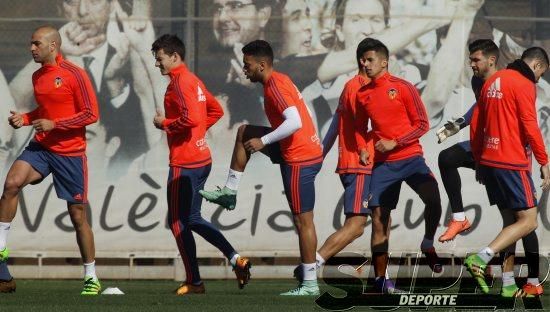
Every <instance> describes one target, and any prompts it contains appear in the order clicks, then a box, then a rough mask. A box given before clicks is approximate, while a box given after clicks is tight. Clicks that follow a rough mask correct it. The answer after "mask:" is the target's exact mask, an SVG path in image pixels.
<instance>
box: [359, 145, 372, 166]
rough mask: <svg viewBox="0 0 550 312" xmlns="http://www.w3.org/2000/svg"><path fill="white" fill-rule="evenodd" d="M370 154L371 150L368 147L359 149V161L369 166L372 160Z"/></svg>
mask: <svg viewBox="0 0 550 312" xmlns="http://www.w3.org/2000/svg"><path fill="white" fill-rule="evenodd" d="M369 157H370V155H369V152H368V151H367V150H366V149H361V151H359V163H360V164H361V165H363V166H368V165H370V164H371V161H370V159H369Z"/></svg>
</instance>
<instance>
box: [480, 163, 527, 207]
mask: <svg viewBox="0 0 550 312" xmlns="http://www.w3.org/2000/svg"><path fill="white" fill-rule="evenodd" d="M478 170H479V174H480V176H481V178H482V179H483V181H484V183H485V189H486V190H487V195H488V196H489V203H491V205H498V206H499V208H511V209H517V210H522V209H525V208H531V207H535V206H537V194H536V192H535V186H534V184H533V179H532V178H531V173H530V172H529V171H520V170H510V169H501V168H494V167H488V166H483V165H480V166H479V168H478Z"/></svg>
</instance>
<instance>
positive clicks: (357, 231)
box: [351, 225, 365, 239]
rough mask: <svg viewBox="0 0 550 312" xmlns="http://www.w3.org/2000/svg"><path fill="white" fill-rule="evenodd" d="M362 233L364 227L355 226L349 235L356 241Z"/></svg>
mask: <svg viewBox="0 0 550 312" xmlns="http://www.w3.org/2000/svg"><path fill="white" fill-rule="evenodd" d="M364 232H365V227H364V226H361V225H356V226H354V227H353V228H352V231H351V234H352V235H353V239H356V238H359V237H361V236H362V235H363V233H364Z"/></svg>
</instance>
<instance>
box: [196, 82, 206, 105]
mask: <svg viewBox="0 0 550 312" xmlns="http://www.w3.org/2000/svg"><path fill="white" fill-rule="evenodd" d="M197 101H199V102H206V95H204V92H202V89H201V87H200V86H197Z"/></svg>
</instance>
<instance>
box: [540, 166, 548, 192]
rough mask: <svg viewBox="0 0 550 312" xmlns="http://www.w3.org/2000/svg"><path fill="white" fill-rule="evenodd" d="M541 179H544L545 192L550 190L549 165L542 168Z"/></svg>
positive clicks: (543, 187)
mask: <svg viewBox="0 0 550 312" xmlns="http://www.w3.org/2000/svg"><path fill="white" fill-rule="evenodd" d="M540 178H541V179H542V185H541V187H542V189H543V190H544V191H547V190H550V168H548V164H546V165H544V166H541V167H540Z"/></svg>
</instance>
